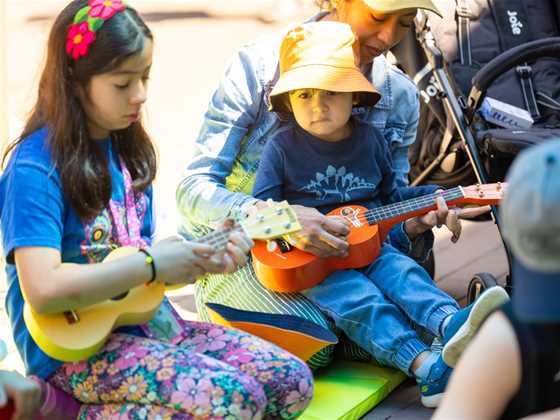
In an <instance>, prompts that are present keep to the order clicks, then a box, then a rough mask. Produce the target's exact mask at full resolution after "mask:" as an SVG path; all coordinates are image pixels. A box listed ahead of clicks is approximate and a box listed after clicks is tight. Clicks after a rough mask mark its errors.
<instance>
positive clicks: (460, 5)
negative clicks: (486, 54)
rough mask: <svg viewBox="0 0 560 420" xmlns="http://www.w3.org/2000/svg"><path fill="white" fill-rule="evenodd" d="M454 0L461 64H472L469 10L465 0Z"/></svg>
mask: <svg viewBox="0 0 560 420" xmlns="http://www.w3.org/2000/svg"><path fill="white" fill-rule="evenodd" d="M455 1H456V3H457V7H456V8H455V15H456V19H457V38H458V39H457V40H458V41H459V42H458V44H459V55H460V57H461V64H463V65H465V66H472V55H471V35H470V19H471V10H470V9H469V5H468V3H467V0H455Z"/></svg>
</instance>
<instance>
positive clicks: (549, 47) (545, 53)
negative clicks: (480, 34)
mask: <svg viewBox="0 0 560 420" xmlns="http://www.w3.org/2000/svg"><path fill="white" fill-rule="evenodd" d="M541 57H553V58H558V57H560V37H552V38H544V39H539V40H537V41H531V42H527V43H525V44H522V45H519V46H517V47H515V48H512V49H509V50H507V51H504V52H503V53H501V54H500V55H498V56H497V57H496V58H494V59H492V60H491V61H490V62H489V63H487V64H486V65H485V66H484V67H482V68H481V69H480V70H479V71H478V72H477V73H476V74H475V75H474V77H473V79H472V88H471V91H470V93H469V99H468V106H469V111H470V112H468V113H470V114H471V116H472V113H474V111H475V110H476V109H477V108H478V106H479V105H480V102H481V101H482V99H483V98H484V95H485V94H486V90H487V89H488V87H489V86H490V85H491V84H492V83H493V82H494V80H496V78H498V76H500V75H502V74H503V73H504V72H506V71H508V70H509V69H511V68H513V67H515V66H517V65H519V64H522V63H525V62H527V61H534V60H536V59H537V58H541Z"/></svg>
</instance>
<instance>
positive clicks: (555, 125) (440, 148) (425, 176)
mask: <svg viewBox="0 0 560 420" xmlns="http://www.w3.org/2000/svg"><path fill="white" fill-rule="evenodd" d="M435 3H436V4H437V5H438V7H439V9H440V10H441V12H442V13H443V15H444V16H443V18H440V17H439V16H437V15H435V14H433V13H430V12H420V13H419V14H418V16H417V19H416V21H415V26H414V28H413V30H412V31H410V33H409V35H408V38H407V39H405V40H404V41H403V42H402V43H400V44H399V46H398V47H396V48H394V49H393V50H392V51H391V52H392V54H393V56H394V58H395V61H396V64H397V65H398V66H399V67H401V69H403V71H405V72H406V73H407V74H408V75H409V76H410V77H411V78H412V79H413V80H414V82H415V83H416V85H417V86H418V88H419V91H420V96H421V109H420V122H419V128H418V136H417V141H416V143H415V144H414V145H413V146H412V147H411V150H410V155H409V158H410V162H411V172H410V178H411V184H412V185H418V184H420V183H433V184H438V185H442V186H444V187H454V186H457V185H469V184H472V183H476V182H479V183H487V182H498V181H501V180H503V179H504V177H505V174H506V171H507V169H508V168H509V166H510V164H511V162H512V161H513V159H514V158H515V156H516V155H517V153H518V152H519V151H521V150H522V149H524V148H526V147H529V146H531V145H534V144H539V143H542V142H545V141H547V140H549V139H552V138H560V1H559V0H437V1H435ZM485 98H489V100H490V101H494V103H496V102H495V101H496V100H497V101H499V103H498V104H499V105H500V107H502V110H505V111H507V112H506V116H508V115H511V112H512V111H511V109H507V108H504V107H507V106H508V105H509V106H514V107H516V108H517V109H514V110H513V111H515V115H514V116H516V117H517V116H518V115H521V116H523V118H522V119H521V122H519V120H513V121H512V120H511V119H506V120H496V119H495V118H492V117H495V115H493V114H492V113H491V112H488V109H489V105H488V104H489V103H491V102H489V101H485ZM503 104H507V105H503ZM490 109H491V110H493V109H492V108H490ZM500 115H502V114H500ZM527 116H530V118H528V119H527V118H526V117H527ZM531 119H532V120H533V123H532V124H530V120H531ZM518 123H519V124H520V125H519V126H518V125H517V124H518ZM525 124H526V125H525ZM492 213H493V217H494V219H495V220H496V216H497V214H496V211H495V209H493V212H492ZM495 284H496V280H495V279H494V277H493V276H492V275H491V274H489V273H480V274H477V275H476V276H475V277H474V278H473V280H472V281H471V284H470V285H469V291H468V294H467V298H468V300H469V301H472V300H474V299H475V298H476V297H477V296H478V294H479V293H480V292H481V291H482V290H484V289H485V288H487V287H490V286H493V285H495ZM510 285H511V279H510V278H508V280H507V286H510Z"/></svg>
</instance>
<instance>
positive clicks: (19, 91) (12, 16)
mask: <svg viewBox="0 0 560 420" xmlns="http://www.w3.org/2000/svg"><path fill="white" fill-rule="evenodd" d="M0 1H5V2H6V8H7V39H8V46H7V57H8V61H7V74H8V80H7V81H8V83H7V87H8V105H9V108H8V110H9V115H8V118H9V123H10V134H11V135H10V138H11V139H13V138H14V137H15V136H17V134H18V131H19V129H20V128H21V121H22V120H23V119H24V118H25V114H26V112H27V111H28V110H29V107H30V106H31V104H32V103H33V97H34V92H35V90H36V83H37V79H38V77H39V74H40V70H39V69H40V67H39V66H40V64H41V62H42V60H43V54H44V46H45V43H46V37H47V35H48V30H49V27H50V24H51V23H52V20H53V17H54V16H55V14H56V13H57V11H58V10H60V8H61V7H62V6H63V5H64V4H66V1H61V0H50V1H48V2H45V1H44V0H0ZM284 1H285V0H284ZM309 1H310V0H300V2H299V3H297V7H298V8H297V9H293V8H292V7H291V6H289V5H287V3H283V4H284V6H282V9H284V10H281V9H278V8H273V7H271V6H273V0H266V1H265V0H228V2H218V1H216V0H210V1H202V0H132V1H131V3H132V4H133V5H135V6H136V7H137V8H138V9H139V11H140V12H141V13H142V14H143V15H144V17H145V19H146V20H147V22H148V24H149V25H150V27H151V28H152V30H153V32H154V34H155V39H156V47H155V53H154V65H153V71H152V75H151V90H150V99H149V102H148V105H147V122H148V127H149V129H150V132H151V133H152V134H153V136H154V138H155V139H156V141H157V144H158V148H159V154H160V169H159V174H158V178H157V180H156V191H157V199H158V204H157V206H158V223H159V229H160V234H161V235H162V236H163V235H165V234H169V233H172V232H173V231H174V228H175V226H176V221H177V216H176V212H175V201H174V194H175V186H176V185H177V181H178V179H179V177H180V174H181V171H182V169H183V166H184V163H185V162H186V161H187V160H188V159H189V157H190V156H191V154H192V145H193V142H194V139H195V137H196V134H197V131H198V129H199V126H200V120H201V117H202V115H203V112H204V110H205V109H206V105H207V103H208V100H209V97H210V95H211V93H212V91H213V90H214V89H215V87H216V86H217V83H218V81H219V80H220V78H221V76H222V74H223V71H224V69H225V66H226V64H227V62H228V60H229V59H230V58H231V57H232V56H233V54H234V52H235V50H236V49H237V48H238V47H239V46H240V45H241V44H242V43H243V42H245V41H249V40H251V39H253V38H254V37H255V36H256V35H257V34H261V33H266V32H269V31H273V30H277V29H279V28H281V27H283V26H284V25H285V24H286V18H287V16H290V15H291V16H292V17H294V16H295V17H301V18H303V17H305V16H308V15H310V14H311V13H312V12H313V10H314V9H313V8H312V7H311V5H310V4H309V3H305V2H309ZM280 4H282V3H280ZM292 4H293V3H292ZM274 18H275V19H278V21H276V22H270V20H271V19H274ZM436 236H437V241H436V247H435V255H436V265H437V273H436V279H437V282H438V284H439V285H440V287H442V288H443V289H445V290H447V291H448V292H449V293H450V294H452V295H453V296H454V297H456V298H457V299H458V300H464V297H465V294H466V285H467V283H468V281H469V279H470V278H471V277H472V275H473V274H474V273H475V272H481V271H488V272H490V273H493V274H494V275H496V276H497V277H499V279H500V280H501V281H504V280H505V276H506V274H507V261H506V258H505V254H504V250H503V247H502V244H501V240H500V237H499V235H498V233H497V230H496V228H495V226H493V224H492V222H483V223H481V222H467V223H466V224H465V226H464V229H463V238H462V239H461V241H460V242H459V243H458V244H455V245H452V246H451V242H450V241H449V237H450V235H449V234H448V233H447V232H445V231H444V230H443V229H441V230H437V231H436ZM5 293H6V290H5V281H4V279H3V278H2V279H0V301H2V302H3V300H4V296H5ZM172 299H173V300H174V301H175V302H176V304H177V306H178V308H180V310H181V312H182V314H183V315H184V316H185V317H188V318H191V319H192V318H193V317H194V316H195V315H194V310H195V309H194V302H193V299H192V289H191V288H186V289H182V290H181V291H178V292H175V293H174V296H173V297H172ZM0 338H2V339H3V340H5V341H6V342H7V343H8V345H9V355H8V357H7V359H6V360H4V362H2V363H1V364H0V366H1V367H2V368H11V369H17V370H19V371H23V369H22V365H21V361H20V359H19V356H18V355H17V352H16V351H15V349H14V346H13V341H12V339H11V332H10V328H9V325H8V322H7V318H6V314H5V312H4V308H3V305H1V307H0ZM430 415H431V411H430V410H426V409H423V408H421V406H420V404H419V400H418V393H417V388H416V386H415V385H414V384H413V383H411V382H407V383H405V384H404V385H403V386H401V387H400V388H398V389H397V390H396V391H395V392H393V394H392V395H391V396H390V397H388V398H387V399H386V400H385V401H384V402H383V403H382V404H381V405H380V406H379V407H377V408H376V409H374V410H373V411H372V412H371V413H370V414H368V415H367V416H366V417H365V418H366V419H387V418H391V419H421V418H429V417H430Z"/></svg>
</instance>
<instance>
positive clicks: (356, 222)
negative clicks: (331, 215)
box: [340, 207, 362, 227]
mask: <svg viewBox="0 0 560 420" xmlns="http://www.w3.org/2000/svg"><path fill="white" fill-rule="evenodd" d="M340 214H341V216H342V217H345V218H346V219H347V220H348V221H349V222H350V223H352V225H353V226H354V227H361V226H362V222H360V219H359V218H358V215H359V214H360V209H355V208H352V207H343V208H342V209H340Z"/></svg>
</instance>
